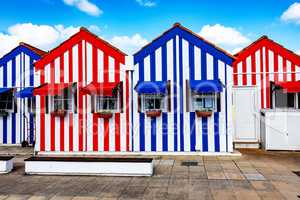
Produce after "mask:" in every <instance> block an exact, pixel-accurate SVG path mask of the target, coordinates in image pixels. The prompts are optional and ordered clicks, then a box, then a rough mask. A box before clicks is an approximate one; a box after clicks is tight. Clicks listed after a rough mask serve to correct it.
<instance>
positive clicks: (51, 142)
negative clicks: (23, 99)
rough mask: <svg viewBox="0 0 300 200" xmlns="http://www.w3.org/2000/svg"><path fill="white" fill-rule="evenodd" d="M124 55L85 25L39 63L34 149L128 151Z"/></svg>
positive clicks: (54, 150) (79, 151) (83, 151)
mask: <svg viewBox="0 0 300 200" xmlns="http://www.w3.org/2000/svg"><path fill="white" fill-rule="evenodd" d="M125 56H126V55H125V54H124V53H123V52H121V51H119V50H118V49H116V48H115V47H113V46H112V45H110V44H109V43H108V42H106V41H104V40H102V39H100V38H98V37H97V36H95V35H94V34H92V33H90V32H89V31H88V30H87V29H85V28H81V29H80V31H79V32H78V33H76V34H75V35H73V36H72V37H71V38H69V39H68V40H66V41H65V42H63V43H62V44H61V45H59V46H58V47H57V48H55V49H53V50H52V51H50V52H49V53H48V54H47V55H46V56H44V57H43V58H42V59H41V60H40V61H38V62H37V63H36V64H35V68H36V73H37V74H38V75H37V76H38V77H39V81H40V83H41V85H40V87H37V88H35V89H34V95H35V96H36V104H37V109H36V116H37V117H36V127H37V131H36V138H37V139H36V146H35V151H37V152H58V153H69V152H71V153H74V152H78V153H85V152H120V151H129V149H130V147H129V144H130V142H129V140H130V139H129V136H130V135H129V110H128V109H129V105H128V104H129V101H128V99H127V97H128V96H129V95H128V90H127V89H126V88H127V87H128V84H129V82H128V79H126V77H128V74H126V73H128V72H126V71H125V68H124V64H125Z"/></svg>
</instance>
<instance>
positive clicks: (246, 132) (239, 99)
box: [233, 87, 259, 142]
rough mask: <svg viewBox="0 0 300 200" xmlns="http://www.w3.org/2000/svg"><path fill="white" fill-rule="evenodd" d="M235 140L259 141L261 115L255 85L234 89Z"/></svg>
mask: <svg viewBox="0 0 300 200" xmlns="http://www.w3.org/2000/svg"><path fill="white" fill-rule="evenodd" d="M233 106H234V113H235V114H234V129H235V130H234V132H235V136H234V141H235V142H258V140H259V138H258V134H257V128H258V127H257V125H258V122H259V121H258V119H257V117H258V116H259V113H258V108H257V93H256V88H255V87H237V88H234V89H233Z"/></svg>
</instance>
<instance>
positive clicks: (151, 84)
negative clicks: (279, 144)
mask: <svg viewBox="0 0 300 200" xmlns="http://www.w3.org/2000/svg"><path fill="white" fill-rule="evenodd" d="M233 61H234V57H233V56H231V55H230V54H228V53H226V52H225V51H224V50H222V49H220V48H218V47H216V46H215V45H213V44H212V43H210V42H208V41H206V40H205V39H204V38H202V37H200V36H199V35H197V34H195V33H193V32H192V31H190V30H188V29H187V28H185V27H183V26H181V25H180V24H178V23H176V24H174V26H173V27H172V28H170V29H169V30H167V31H166V32H164V33H163V34H162V35H161V36H159V37H158V38H156V39H154V40H153V41H152V42H151V43H150V44H148V45H146V46H145V47H143V48H142V49H141V50H140V51H138V52H137V53H135V54H134V65H135V66H134V72H133V85H134V86H135V88H134V92H133V97H132V99H133V111H134V112H132V125H131V126H132V131H133V133H132V135H133V137H132V151H137V152H196V151H199V152H232V151H233V148H232V135H233V129H232V127H233V123H232V113H231V112H232V111H231V110H232V99H231V88H232V84H233V80H232V78H233V76H232V73H233V68H232V63H233Z"/></svg>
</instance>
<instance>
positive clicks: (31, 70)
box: [29, 57, 34, 86]
mask: <svg viewBox="0 0 300 200" xmlns="http://www.w3.org/2000/svg"><path fill="white" fill-rule="evenodd" d="M33 61H34V60H33V58H32V57H30V61H29V62H30V77H29V84H30V86H33V85H34V68H33Z"/></svg>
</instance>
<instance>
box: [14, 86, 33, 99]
mask: <svg viewBox="0 0 300 200" xmlns="http://www.w3.org/2000/svg"><path fill="white" fill-rule="evenodd" d="M33 89H34V88H33V87H27V88H24V89H22V90H20V91H18V92H16V93H15V97H17V98H30V97H33Z"/></svg>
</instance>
